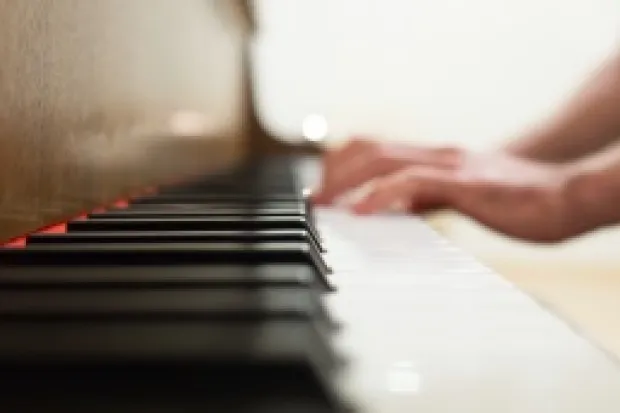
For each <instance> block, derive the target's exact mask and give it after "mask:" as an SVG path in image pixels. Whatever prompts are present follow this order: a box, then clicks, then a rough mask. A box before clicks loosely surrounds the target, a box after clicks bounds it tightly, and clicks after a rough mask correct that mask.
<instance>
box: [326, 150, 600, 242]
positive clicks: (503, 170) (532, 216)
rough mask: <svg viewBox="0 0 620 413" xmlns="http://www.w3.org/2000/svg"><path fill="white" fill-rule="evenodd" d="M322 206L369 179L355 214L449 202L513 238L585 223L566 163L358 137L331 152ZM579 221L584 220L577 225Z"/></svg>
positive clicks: (543, 236) (569, 230)
mask: <svg viewBox="0 0 620 413" xmlns="http://www.w3.org/2000/svg"><path fill="white" fill-rule="evenodd" d="M324 165H325V172H324V178H323V186H322V187H321V188H320V190H319V192H318V193H317V195H316V196H315V199H316V201H317V203H318V204H329V203H332V202H333V201H334V200H335V199H336V198H337V197H338V196H339V195H341V194H343V193H344V192H345V191H347V190H350V189H353V188H354V187H356V186H359V185H361V184H364V183H366V182H368V181H369V180H371V179H374V182H373V183H372V184H371V185H370V187H369V189H368V192H367V193H366V195H364V196H363V197H362V199H360V200H358V201H356V202H355V203H354V204H353V205H351V209H352V211H354V212H355V213H358V214H372V213H379V212H383V211H387V210H394V209H400V210H401V211H412V212H420V211H423V210H426V209H428V208H429V207H438V206H442V207H448V208H451V209H454V210H456V211H458V212H461V213H463V214H464V215H467V216H469V217H471V218H473V219H475V220H477V221H478V222H480V223H482V224H483V225H486V226H488V227H490V228H492V229H494V230H496V231H499V232H502V233H504V234H507V235H509V236H513V237H517V238H522V239H527V240H531V241H538V242H551V241H559V240H562V239H565V238H568V237H570V236H573V235H576V234H578V233H580V232H582V231H584V230H586V229H588V228H586V227H584V226H583V222H586V221H587V219H586V217H584V216H583V215H582V214H581V213H582V212H583V210H582V208H580V206H581V204H580V203H579V202H578V197H577V194H576V193H575V188H576V186H575V185H573V184H572V183H573V181H574V179H573V178H574V177H575V174H574V173H573V170H572V169H571V168H569V167H567V166H565V165H558V164H544V163H538V162H534V161H528V160H524V159H521V158H518V157H515V156H511V155H510V154H508V153H504V152H491V153H480V154H479V153H473V152H468V151H465V150H462V149H458V148H441V149H431V148H418V147H413V146H406V145H398V146H396V145H393V144H380V143H373V142H368V141H356V142H352V143H351V144H349V145H346V146H345V147H344V148H342V149H340V150H338V151H334V152H332V153H330V154H328V156H327V157H326V160H325V163H324ZM580 223H581V224H580Z"/></svg>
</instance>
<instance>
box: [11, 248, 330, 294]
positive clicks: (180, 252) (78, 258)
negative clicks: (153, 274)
mask: <svg viewBox="0 0 620 413" xmlns="http://www.w3.org/2000/svg"><path fill="white" fill-rule="evenodd" d="M231 263H235V264H246V265H247V264H253V265H264V264H276V263H282V264H306V265H310V266H311V268H312V269H313V270H314V271H316V275H317V277H318V278H319V279H320V280H321V282H322V283H323V284H324V285H325V288H326V289H328V290H332V289H333V286H332V284H331V282H330V281H329V280H328V278H327V276H328V274H329V273H330V269H329V268H328V267H327V265H326V264H325V262H324V261H323V258H322V256H321V254H320V253H319V252H318V251H317V250H316V249H314V248H312V246H311V245H309V244H307V243H286V244H282V243H270V242H258V243H251V244H250V243H245V244H244V243H218V244H200V243H183V244H170V243H168V244H166V243H164V244H160V243H151V244H84V245H82V244H53V245H52V244H49V245H48V244H46V245H42V244H41V245H32V246H28V247H26V248H4V249H0V271H3V270H4V267H8V266H17V265H21V266H45V265H54V266H57V265H75V266H80V265H91V266H115V265H116V266H118V265H128V266H139V265H170V266H181V265H189V264H193V265H201V264H202V265H213V264H231Z"/></svg>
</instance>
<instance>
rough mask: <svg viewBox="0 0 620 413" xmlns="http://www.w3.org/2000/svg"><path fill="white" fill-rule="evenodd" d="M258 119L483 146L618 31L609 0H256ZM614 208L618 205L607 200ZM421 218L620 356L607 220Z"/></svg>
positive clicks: (617, 290)
mask: <svg viewBox="0 0 620 413" xmlns="http://www.w3.org/2000/svg"><path fill="white" fill-rule="evenodd" d="M255 6H256V12H257V20H258V22H257V23H258V26H259V32H258V36H257V37H256V39H255V43H254V45H253V54H254V56H253V57H254V59H255V60H254V73H253V74H254V76H255V81H256V99H257V104H258V110H259V114H260V118H261V120H262V122H263V123H264V126H265V127H266V128H267V129H268V130H269V131H271V132H272V133H274V134H276V135H278V136H281V137H283V138H284V139H293V138H291V137H293V136H299V134H300V132H301V127H302V124H303V122H304V119H306V118H307V116H309V115H312V114H317V115H319V116H322V117H324V118H325V120H326V121H327V124H328V126H329V136H330V139H332V140H334V141H338V140H342V139H347V138H348V137H350V136H351V135H353V134H365V135H369V136H373V137H375V138H376V139H392V140H400V141H407V142H412V143H417V144H424V143H431V144H436V143H456V144H459V145H464V146H466V147H470V148H474V149H487V148H492V147H494V146H498V145H500V144H502V143H503V142H505V141H506V140H508V139H513V138H514V137H515V136H518V135H519V134H520V133H521V132H522V131H524V130H526V129H527V128H530V127H532V126H533V125H534V124H535V123H537V122H540V121H541V120H544V118H545V117H547V116H550V115H551V114H552V112H553V111H554V110H555V109H556V108H557V106H558V105H559V104H560V103H561V102H562V101H563V100H565V99H566V98H567V97H568V96H569V95H570V94H571V93H573V91H574V90H575V88H577V87H578V86H579V85H580V82H581V81H583V80H584V77H585V76H587V75H588V74H589V73H590V72H591V71H592V70H594V69H595V68H596V67H597V66H598V65H599V64H600V63H601V60H603V59H604V58H605V57H606V56H607V55H609V54H610V53H611V52H612V50H613V49H614V48H615V47H617V45H618V41H619V40H620V3H619V2H618V1H617V0H501V1H497V0H467V1H465V0H441V1H438V0H338V1H334V0H295V1H290V0H261V1H258V2H256V3H255ZM619 207H620V206H619ZM431 223H432V224H433V225H434V226H435V227H436V228H437V229H438V230H439V231H441V232H442V233H443V234H445V235H446V236H447V237H449V238H450V239H451V240H453V242H455V243H457V244H459V245H461V246H462V247H463V248H465V249H466V250H467V251H469V252H470V253H472V254H474V255H475V256H477V257H478V258H479V259H480V261H482V262H483V263H484V264H486V265H488V266H490V267H492V268H494V269H495V270H496V271H497V272H498V273H499V274H500V275H502V276H504V277H506V278H508V279H509V280H511V281H513V282H514V283H516V284H517V285H519V286H520V287H521V288H523V289H524V290H526V291H528V292H530V293H532V294H534V295H535V296H536V297H537V298H538V299H539V300H541V301H542V302H544V303H545V305H549V306H550V307H552V308H553V309H554V310H555V311H556V312H558V313H559V314H561V315H563V316H565V317H566V318H567V319H568V320H569V321H570V322H571V323H572V324H574V325H575V327H576V328H578V329H580V330H582V332H584V333H585V334H587V335H590V336H592V337H594V338H595V339H596V340H597V341H598V342H599V343H600V344H601V345H602V346H603V347H605V348H606V349H608V350H610V351H613V352H615V353H616V354H617V355H620V323H618V321H617V320H618V314H620V229H619V228H610V229H607V230H604V231H599V232H597V233H594V234H590V235H588V236H586V237H582V238H580V239H577V240H573V241H570V242H567V243H563V244H560V245H553V246H541V245H529V244H527V243H522V242H517V241H514V240H509V239H506V238H504V237H501V236H499V235H497V234H494V233H491V232H490V231H487V230H486V229H484V228H481V227H480V226H478V225H476V224H475V223H473V222H470V221H469V220H467V219H465V218H463V217H458V216H452V215H448V216H441V217H437V218H435V219H433V220H431Z"/></svg>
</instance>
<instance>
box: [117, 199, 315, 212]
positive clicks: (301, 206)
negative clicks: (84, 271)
mask: <svg viewBox="0 0 620 413" xmlns="http://www.w3.org/2000/svg"><path fill="white" fill-rule="evenodd" d="M235 208H238V209H247V208H254V209H266V210H267V209H295V210H300V211H304V213H305V214H307V215H309V213H310V211H311V209H309V208H307V205H306V202H305V201H256V202H232V201H224V200H222V201H219V202H218V201H216V200H209V201H204V202H187V203H183V202H171V203H165V202H141V203H133V202H132V201H129V206H128V207H123V208H116V207H113V208H112V209H110V210H122V211H127V210H131V211H136V210H149V211H157V210H162V211H168V210H207V211H218V210H222V209H224V210H226V209H235Z"/></svg>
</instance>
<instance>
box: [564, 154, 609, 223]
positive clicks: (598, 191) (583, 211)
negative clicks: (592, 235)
mask: <svg viewBox="0 0 620 413" xmlns="http://www.w3.org/2000/svg"><path fill="white" fill-rule="evenodd" d="M564 171H565V183H566V184H565V200H566V205H567V209H568V210H569V213H568V214H567V216H568V217H569V220H570V221H571V222H569V223H567V225H568V226H569V227H570V228H572V232H574V233H576V234H581V233H585V232H588V231H592V230H595V229H599V228H602V227H606V226H610V225H613V224H616V223H618V222H620V179H619V178H620V175H619V174H618V172H619V171H616V170H614V169H612V168H604V167H596V166H595V165H592V164H590V163H588V162H574V163H571V164H569V165H567V166H566V167H565V168H564Z"/></svg>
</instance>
